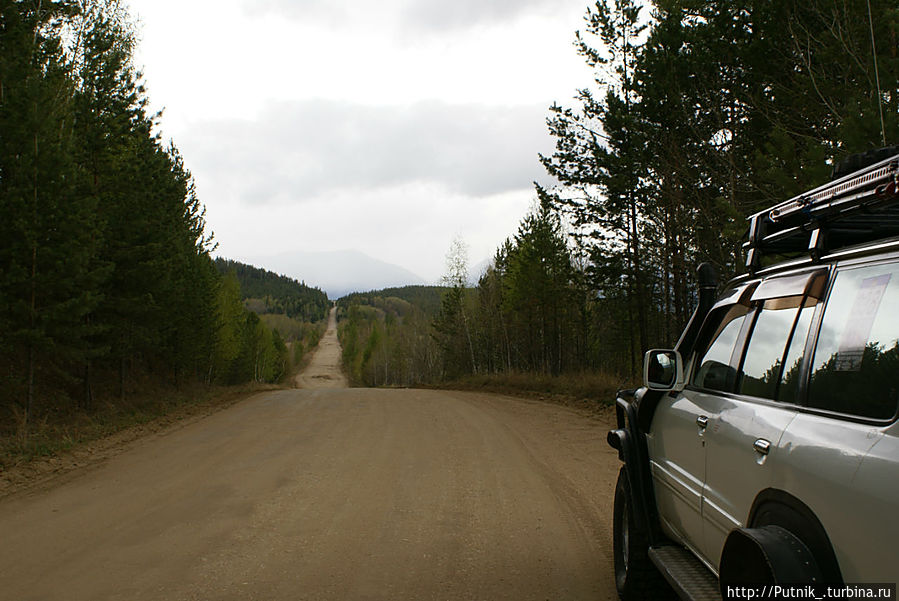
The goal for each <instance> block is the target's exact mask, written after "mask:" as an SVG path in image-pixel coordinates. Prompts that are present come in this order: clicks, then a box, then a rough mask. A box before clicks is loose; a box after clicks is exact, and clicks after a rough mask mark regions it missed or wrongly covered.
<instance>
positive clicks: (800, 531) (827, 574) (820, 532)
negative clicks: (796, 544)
mask: <svg viewBox="0 0 899 601" xmlns="http://www.w3.org/2000/svg"><path fill="white" fill-rule="evenodd" d="M765 526H780V527H781V528H784V529H785V530H787V531H788V532H790V533H791V534H793V536H795V537H796V538H798V539H799V540H800V541H802V543H803V544H804V545H806V546H807V547H808V549H809V551H811V553H812V556H813V557H814V558H815V561H816V562H817V564H818V566H819V568H820V569H821V573H822V575H823V576H824V578H825V581H826V582H828V583H832V584H837V583H842V582H843V577H842V575H841V574H840V565H839V563H838V562H837V558H836V555H835V554H834V551H833V546H832V545H831V544H830V539H829V538H828V537H827V533H826V532H825V531H824V527H823V526H822V525H821V522H820V521H818V518H817V517H815V515H814V514H813V513H812V512H811V510H809V509H808V508H806V507H805V506H804V505H801V504H799V503H798V501H797V502H796V506H793V507H791V506H788V505H785V504H781V503H775V502H767V503H762V504H761V505H760V506H759V507H758V508H757V509H756V510H755V511H754V512H753V518H752V527H753V528H762V527H765Z"/></svg>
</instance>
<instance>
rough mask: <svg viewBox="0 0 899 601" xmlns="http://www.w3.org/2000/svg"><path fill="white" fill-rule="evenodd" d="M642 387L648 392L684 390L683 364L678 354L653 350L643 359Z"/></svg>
mask: <svg viewBox="0 0 899 601" xmlns="http://www.w3.org/2000/svg"><path fill="white" fill-rule="evenodd" d="M643 385H644V386H646V387H647V388H649V389H650V390H663V391H669V390H676V391H680V390H683V388H684V362H683V359H681V356H680V353H678V352H677V351H668V350H660V349H653V350H651V351H647V352H646V356H645V357H643Z"/></svg>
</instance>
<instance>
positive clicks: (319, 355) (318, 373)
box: [294, 307, 347, 388]
mask: <svg viewBox="0 0 899 601" xmlns="http://www.w3.org/2000/svg"><path fill="white" fill-rule="evenodd" d="M294 384H295V385H296V387H297V388H345V387H346V385H347V381H346V377H345V376H344V375H343V372H342V371H341V370H340V343H339V342H338V341H337V307H333V308H332V309H331V313H330V314H329V315H328V329H327V330H325V333H324V335H323V336H322V339H321V340H320V341H319V342H318V348H317V349H316V350H315V352H314V353H313V354H312V360H311V361H310V362H309V365H307V366H306V369H304V370H303V372H302V373H301V374H300V375H298V376H297V377H296V378H295V379H294Z"/></svg>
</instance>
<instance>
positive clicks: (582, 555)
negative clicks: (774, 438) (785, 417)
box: [0, 387, 618, 601]
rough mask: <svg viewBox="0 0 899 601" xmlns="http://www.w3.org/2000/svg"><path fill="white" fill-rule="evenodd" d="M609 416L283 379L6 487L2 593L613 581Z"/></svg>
mask: <svg viewBox="0 0 899 601" xmlns="http://www.w3.org/2000/svg"><path fill="white" fill-rule="evenodd" d="M608 427H609V420H608V419H603V418H600V417H596V416H593V415H588V414H585V413H583V412H580V411H577V410H574V409H569V408H565V407H561V406H557V405H552V404H546V403H541V402H537V401H527V400H521V399H513V398H509V397H503V396H498V395H491V394H480V393H463V392H446V391H423V390H389V389H377V390H372V389H349V388H330V387H329V388H308V389H297V390H279V391H271V392H265V393H262V394H258V395H256V396H253V397H251V398H249V399H247V400H245V401H243V402H240V403H238V404H236V405H233V406H231V407H229V408H228V409H225V410H223V411H220V412H218V413H215V414H213V415H210V416H208V417H206V418H204V419H200V420H196V421H192V422H189V423H186V424H183V425H181V426H179V427H175V428H173V429H171V430H169V431H167V432H165V433H164V434H162V435H156V436H152V437H149V438H147V439H144V440H140V441H138V442H136V443H134V444H132V445H130V446H129V447H127V448H125V449H123V450H122V451H121V452H120V453H118V454H116V455H114V456H112V457H110V458H108V459H106V460H104V461H103V462H101V463H99V464H97V465H95V466H93V467H91V468H88V469H81V470H79V471H78V472H76V473H74V474H70V475H68V476H67V477H65V478H62V479H60V481H58V482H51V483H50V484H49V485H45V486H42V487H40V488H37V489H34V488H33V489H30V490H26V491H23V492H20V493H18V494H14V495H11V496H8V497H6V498H4V499H2V500H0V537H2V545H0V599H4V600H6V599H9V600H16V601H27V600H32V599H33V600H41V601H50V600H56V599H58V600H66V601H77V600H91V601H98V600H104V599H122V600H129V601H136V600H142V599H154V600H156V599H166V600H168V599H174V600H181V599H184V600H189V599H210V600H212V599H215V600H230V599H234V600H238V599H239V600H249V599H258V600H266V601H270V600H279V599H284V600H288V599H289V600H303V599H310V600H311V599H323V600H324V599H328V600H330V599H333V600H365V599H371V600H407V599H408V600H428V599H434V600H445V601H453V600H469V601H475V600H484V601H488V600H494V599H514V600H530V599H533V600H541V601H542V600H547V599H548V600H560V601H561V600H587V599H613V598H614V597H615V595H614V583H613V581H612V568H611V534H610V532H611V499H612V489H613V486H614V482H615V475H616V473H617V468H618V462H617V457H616V456H615V454H614V452H613V451H612V450H611V449H609V448H608V447H607V446H606V443H605V433H606V431H607V429H608Z"/></svg>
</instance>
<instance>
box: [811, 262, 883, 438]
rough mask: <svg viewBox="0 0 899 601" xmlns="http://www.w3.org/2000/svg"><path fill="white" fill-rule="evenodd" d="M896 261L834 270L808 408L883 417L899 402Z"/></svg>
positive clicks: (859, 415)
mask: <svg viewBox="0 0 899 601" xmlns="http://www.w3.org/2000/svg"><path fill="white" fill-rule="evenodd" d="M896 307H899V264H897V263H889V264H881V265H873V266H867V267H860V268H853V269H843V270H840V271H838V272H837V277H836V280H835V281H834V285H833V290H832V291H831V293H830V297H829V299H828V301H827V308H826V309H825V312H824V318H823V321H822V323H821V329H820V333H819V335H818V343H817V348H816V350H815V355H814V360H813V362H812V372H811V382H810V384H809V406H811V407H815V408H818V409H824V410H827V411H835V412H837V413H845V414H849V415H854V416H858V417H864V418H871V419H878V420H888V419H891V418H893V417H894V416H895V415H896V410H897V406H899V311H897V310H896Z"/></svg>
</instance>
